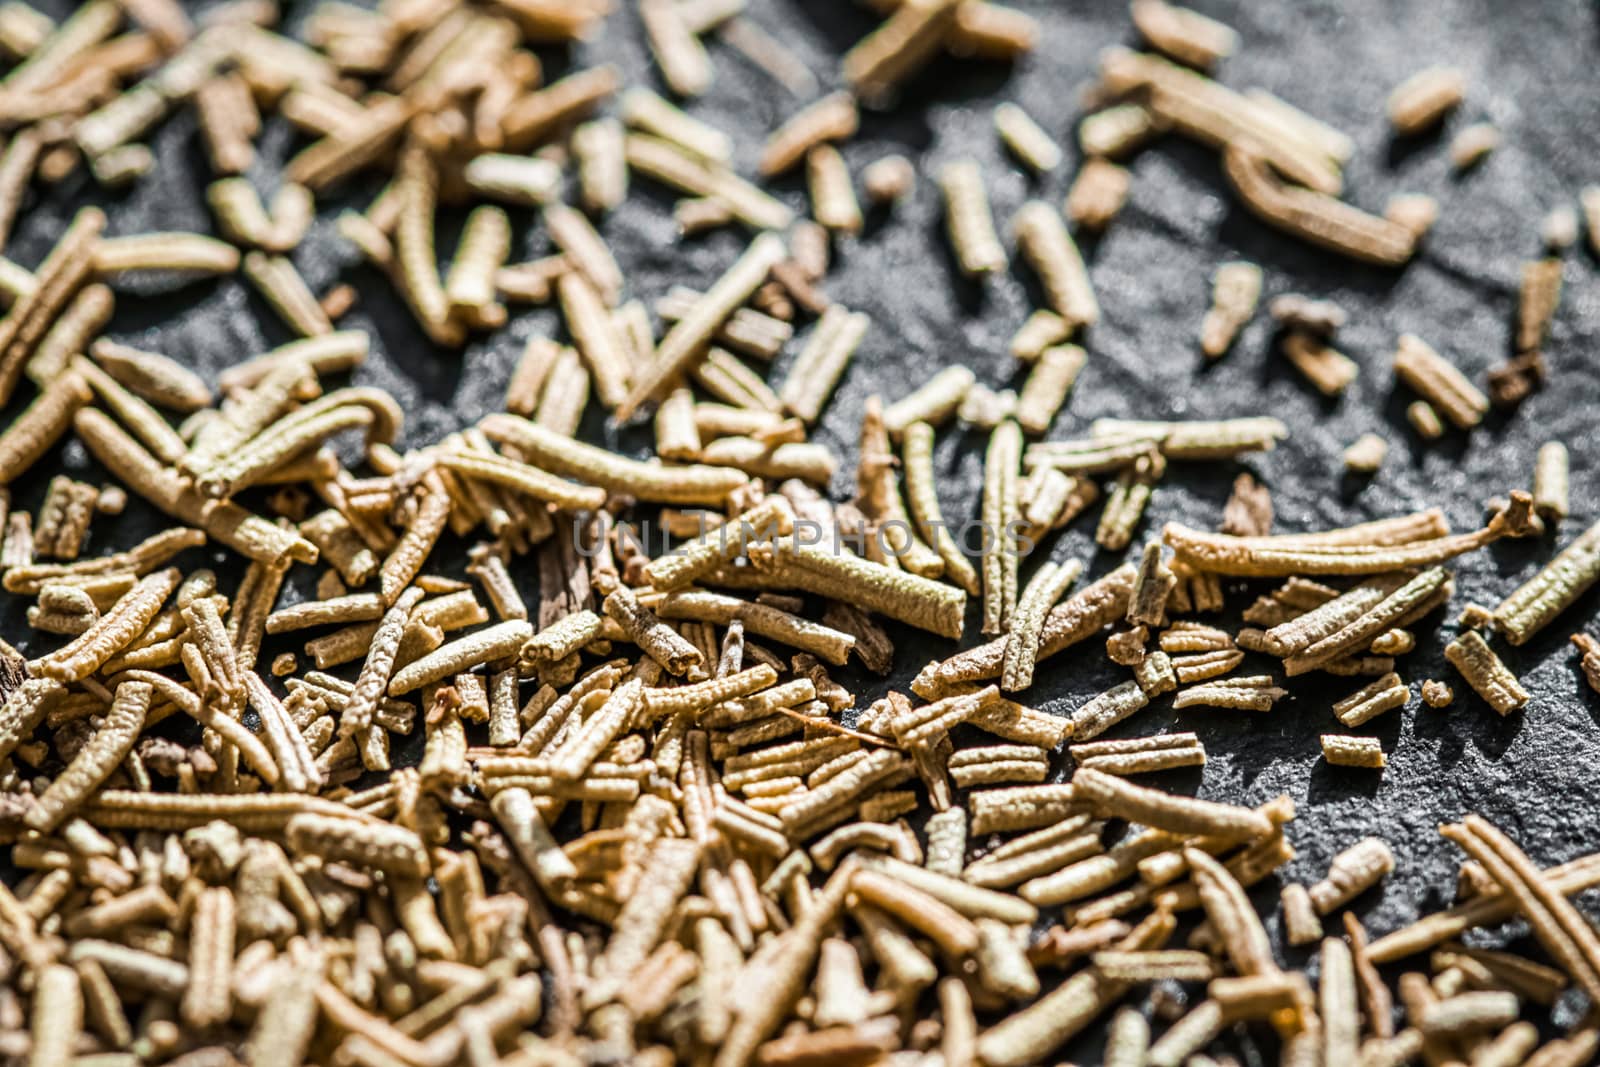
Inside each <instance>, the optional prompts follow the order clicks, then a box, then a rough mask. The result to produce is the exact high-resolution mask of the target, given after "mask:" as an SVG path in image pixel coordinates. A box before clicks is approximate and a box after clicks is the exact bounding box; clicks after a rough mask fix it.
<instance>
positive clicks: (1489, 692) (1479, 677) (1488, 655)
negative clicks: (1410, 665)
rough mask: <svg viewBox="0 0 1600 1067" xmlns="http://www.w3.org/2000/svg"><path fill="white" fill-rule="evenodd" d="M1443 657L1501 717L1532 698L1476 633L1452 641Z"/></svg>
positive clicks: (1446, 647) (1463, 635)
mask: <svg viewBox="0 0 1600 1067" xmlns="http://www.w3.org/2000/svg"><path fill="white" fill-rule="evenodd" d="M1444 654H1445V658H1446V659H1448V660H1449V661H1450V662H1451V663H1452V664H1453V665H1454V666H1455V668H1456V670H1458V671H1460V672H1461V676H1462V677H1463V678H1465V679H1466V680H1467V684H1468V685H1470V686H1472V688H1473V689H1474V690H1476V691H1477V694H1478V695H1479V696H1481V697H1482V698H1483V699H1484V700H1486V701H1487V702H1488V704H1489V706H1490V707H1492V708H1494V710H1496V711H1498V712H1499V713H1500V714H1501V715H1509V714H1511V712H1513V711H1516V710H1517V709H1518V708H1520V707H1522V706H1524V705H1525V704H1527V703H1528V701H1529V700H1531V699H1532V697H1530V696H1529V694H1528V691H1527V690H1525V689H1523V688H1522V684H1521V683H1520V682H1518V681H1517V677H1516V675H1514V674H1512V673H1511V671H1510V670H1509V669H1508V668H1507V667H1506V665H1505V664H1504V663H1502V662H1501V660H1500V657H1499V656H1497V655H1495V654H1494V650H1493V649H1491V648H1490V647H1489V645H1488V643H1487V642H1486V641H1484V639H1483V635H1482V634H1480V633H1478V632H1477V631H1476V630H1468V631H1467V632H1466V633H1464V634H1462V635H1461V636H1460V637H1457V638H1456V639H1455V640H1454V641H1451V642H1450V643H1449V644H1448V645H1446V646H1445V650H1444Z"/></svg>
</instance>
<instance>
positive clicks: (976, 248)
mask: <svg viewBox="0 0 1600 1067" xmlns="http://www.w3.org/2000/svg"><path fill="white" fill-rule="evenodd" d="M939 187H940V189H941V190H942V191H943V193H944V212H945V228H946V230H948V232H949V235H950V244H951V247H952V248H954V249H955V254H956V262H957V264H958V265H959V266H960V267H961V271H962V273H963V274H966V275H967V276H968V277H982V276H983V275H985V274H992V273H994V272H995V271H998V270H1001V269H1003V268H1004V267H1005V265H1006V251H1005V249H1004V248H1003V247H1002V246H1001V244H1000V238H999V237H998V236H997V235H996V234H995V230H994V215H993V213H992V212H991V210H990V208H989V194H988V192H987V191H986V190H985V188H984V182H983V171H982V170H980V169H979V167H978V164H977V161H975V160H971V159H961V160H957V161H955V162H953V163H947V164H945V166H944V167H943V168H942V169H941V170H940V171H939Z"/></svg>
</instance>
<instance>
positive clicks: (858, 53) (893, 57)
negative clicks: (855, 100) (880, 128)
mask: <svg viewBox="0 0 1600 1067" xmlns="http://www.w3.org/2000/svg"><path fill="white" fill-rule="evenodd" d="M958 6H959V5H958V3H957V2H956V0H906V2H904V3H901V4H900V5H899V6H898V7H896V9H895V11H894V13H893V14H892V15H890V16H889V18H888V19H887V20H886V21H885V22H884V23H883V24H882V25H881V26H879V27H878V28H877V29H876V30H874V31H873V32H872V33H870V34H868V35H867V36H866V37H864V38H862V39H861V40H860V41H858V42H857V43H856V45H855V47H853V48H851V49H850V51H849V52H847V53H845V57H844V62H843V67H842V69H843V74H844V78H845V81H847V82H849V84H850V87H851V89H852V90H854V91H855V93H856V95H857V96H859V97H862V98H863V99H865V100H867V101H869V102H871V103H874V104H882V103H884V102H886V101H887V100H888V99H889V98H890V97H891V96H892V95H893V93H894V92H895V90H896V89H897V88H898V87H899V85H900V84H901V83H902V82H904V81H905V80H906V79H907V78H909V77H910V76H911V75H912V74H914V73H916V71H918V70H919V69H921V68H922V66H923V65H924V64H926V63H927V62H928V60H930V59H932V58H933V56H934V54H935V53H936V52H938V51H939V48H940V46H941V44H942V43H943V40H944V36H945V34H946V32H947V31H948V30H949V28H950V27H951V25H952V23H954V21H955V18H956V9H957V7H958Z"/></svg>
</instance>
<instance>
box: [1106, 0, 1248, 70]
mask: <svg viewBox="0 0 1600 1067" xmlns="http://www.w3.org/2000/svg"><path fill="white" fill-rule="evenodd" d="M1128 11H1129V14H1131V15H1132V16H1133V24H1134V26H1135V27H1136V28H1137V29H1138V30H1139V33H1140V34H1141V35H1142V36H1143V37H1144V39H1145V40H1146V41H1147V42H1149V44H1150V46H1151V47H1153V48H1154V49H1155V50H1156V51H1158V52H1163V53H1165V54H1166V55H1168V56H1171V57H1172V58H1173V59H1175V60H1177V61H1178V62H1179V63H1182V64H1184V65H1185V66H1190V67H1194V68H1195V69H1196V70H1210V69H1211V68H1212V67H1213V66H1215V65H1216V64H1217V61H1218V60H1220V59H1223V58H1226V57H1227V56H1229V55H1232V54H1233V50H1234V49H1235V48H1237V47H1238V44H1239V35H1238V34H1237V33H1235V32H1234V31H1233V29H1232V28H1231V27H1229V26H1226V25H1224V24H1223V23H1221V22H1218V21H1217V20H1215V19H1212V18H1207V17H1206V16H1205V15H1202V14H1200V13H1199V12H1198V11H1192V10H1190V9H1189V8H1186V7H1179V6H1177V5H1176V4H1169V3H1167V2H1166V0H1133V3H1132V4H1130V5H1129V6H1128Z"/></svg>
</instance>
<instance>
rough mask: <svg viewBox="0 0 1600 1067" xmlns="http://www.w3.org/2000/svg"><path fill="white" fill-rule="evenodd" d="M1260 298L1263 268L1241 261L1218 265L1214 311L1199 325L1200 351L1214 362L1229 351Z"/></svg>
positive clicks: (1214, 292)
mask: <svg viewBox="0 0 1600 1067" xmlns="http://www.w3.org/2000/svg"><path fill="white" fill-rule="evenodd" d="M1260 299H1261V268H1260V267H1258V266H1256V265H1255V264H1254V263H1245V262H1242V261H1240V262H1234V263H1224V264H1222V265H1221V266H1219V267H1218V268H1217V270H1216V273H1215V274H1213V275H1212V278H1211V310H1209V311H1207V312H1206V316H1205V318H1204V319H1203V320H1202V321H1201V323H1200V350H1201V351H1202V352H1204V353H1205V354H1206V356H1207V357H1209V358H1211V359H1216V358H1217V357H1219V356H1221V355H1222V354H1223V353H1224V352H1226V351H1227V350H1228V347H1229V346H1230V345H1232V344H1233V339H1234V338H1235V337H1237V336H1238V334H1239V331H1240V330H1241V329H1242V328H1243V327H1244V324H1245V323H1247V322H1249V321H1250V316H1252V315H1254V314H1255V311H1256V304H1257V303H1258V302H1259V301H1260Z"/></svg>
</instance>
